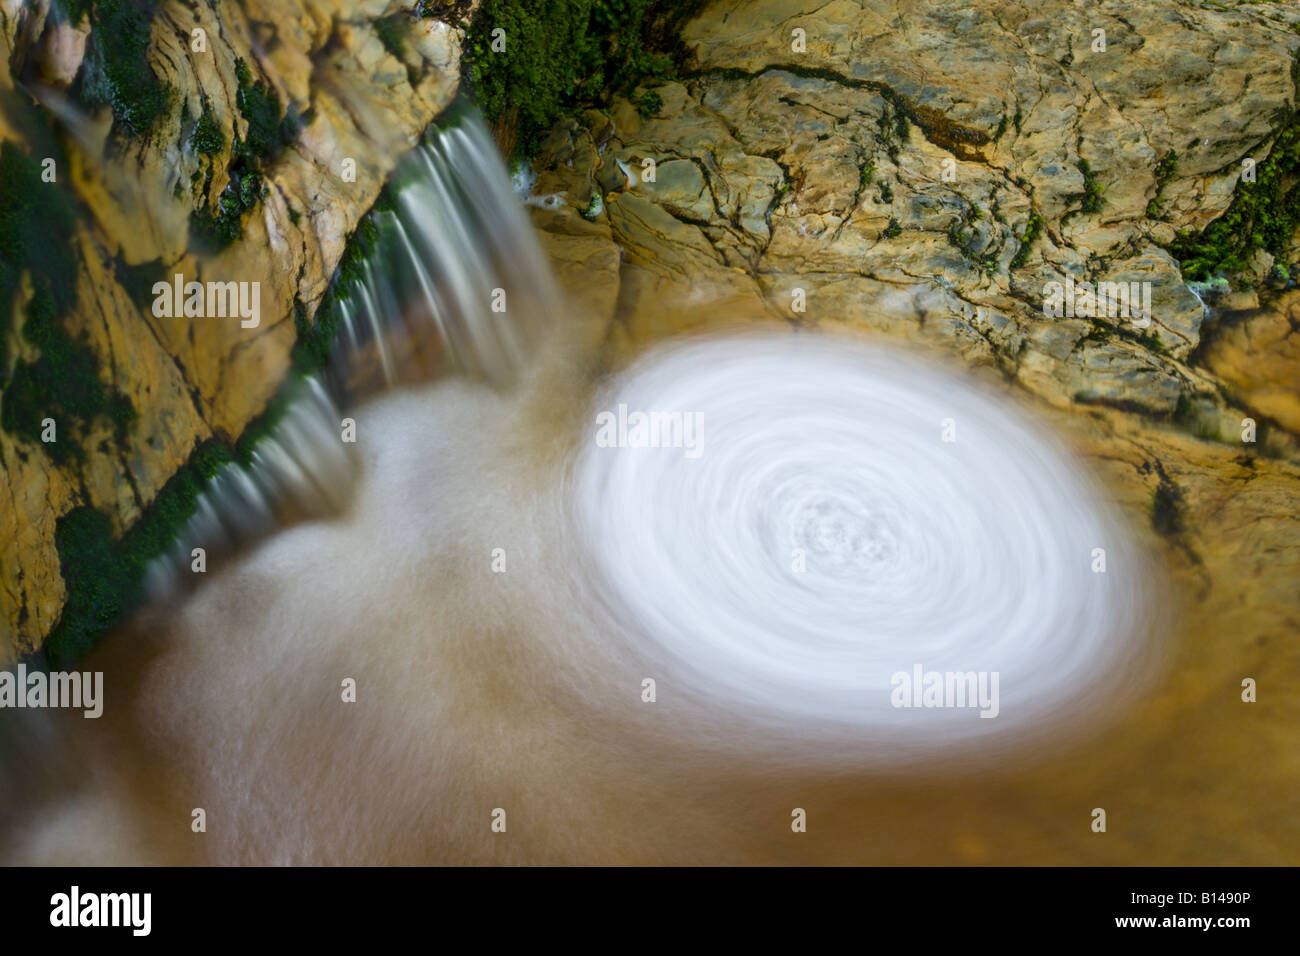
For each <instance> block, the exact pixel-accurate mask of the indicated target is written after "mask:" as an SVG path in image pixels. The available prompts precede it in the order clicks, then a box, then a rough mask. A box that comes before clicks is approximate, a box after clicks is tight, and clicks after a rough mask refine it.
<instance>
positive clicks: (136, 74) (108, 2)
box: [70, 0, 170, 136]
mask: <svg viewBox="0 0 1300 956" xmlns="http://www.w3.org/2000/svg"><path fill="white" fill-rule="evenodd" d="M157 6H158V4H157V0H86V2H84V3H82V4H79V5H75V7H74V9H73V10H72V11H70V17H71V18H72V19H73V21H74V22H79V21H80V20H81V19H82V17H83V16H85V15H87V14H88V15H89V17H90V26H91V30H90V39H89V41H88V42H87V46H86V59H85V63H84V64H83V66H82V69H81V74H80V76H79V77H78V81H77V93H78V95H79V96H80V98H81V101H82V102H83V103H85V104H86V105H87V106H92V107H95V106H104V105H108V106H111V107H112V109H113V121H114V122H115V123H116V124H117V126H118V128H119V129H121V130H122V131H123V132H124V133H126V134H127V135H128V136H142V135H144V134H146V133H148V132H149V131H150V130H152V129H153V128H154V126H155V125H156V124H157V123H158V120H159V119H161V118H162V116H163V114H164V113H166V112H167V106H168V102H169V98H170V90H169V89H168V87H167V85H166V84H165V83H163V82H162V81H161V80H160V79H158V75H157V74H156V73H155V72H154V70H153V67H152V66H151V65H150V63H149V47H150V42H151V37H150V33H151V26H152V23H153V15H154V10H155V9H156V8H157Z"/></svg>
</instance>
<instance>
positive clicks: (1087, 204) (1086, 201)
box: [1074, 158, 1106, 213]
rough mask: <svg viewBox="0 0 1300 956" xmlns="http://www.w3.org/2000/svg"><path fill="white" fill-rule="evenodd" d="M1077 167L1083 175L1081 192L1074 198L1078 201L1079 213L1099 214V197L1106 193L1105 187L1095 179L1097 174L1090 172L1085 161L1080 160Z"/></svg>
mask: <svg viewBox="0 0 1300 956" xmlns="http://www.w3.org/2000/svg"><path fill="white" fill-rule="evenodd" d="M1078 166H1079V172H1081V173H1083V192H1082V193H1080V194H1079V195H1078V196H1076V197H1074V198H1076V199H1078V200H1080V204H1079V212H1082V213H1094V212H1101V206H1102V198H1101V197H1102V194H1103V193H1105V192H1106V187H1105V186H1103V185H1102V184H1101V182H1100V180H1098V179H1097V174H1096V173H1095V172H1093V171H1092V167H1091V166H1089V165H1088V161H1087V160H1086V159H1083V158H1080V159H1079V164H1078Z"/></svg>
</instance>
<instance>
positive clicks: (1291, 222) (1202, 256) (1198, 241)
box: [1167, 112, 1300, 280]
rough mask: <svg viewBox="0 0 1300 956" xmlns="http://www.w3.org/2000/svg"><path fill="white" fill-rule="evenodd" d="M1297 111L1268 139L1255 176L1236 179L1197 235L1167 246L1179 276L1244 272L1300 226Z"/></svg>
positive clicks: (1280, 248) (1283, 245)
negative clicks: (1220, 210) (1224, 203)
mask: <svg viewBox="0 0 1300 956" xmlns="http://www.w3.org/2000/svg"><path fill="white" fill-rule="evenodd" d="M1298 179H1300V112H1297V113H1294V114H1292V115H1291V116H1290V118H1289V119H1288V120H1287V121H1286V123H1285V124H1284V125H1283V127H1282V129H1281V131H1280V132H1279V133H1278V135H1277V137H1276V138H1275V139H1274V141H1273V146H1272V149H1271V150H1270V151H1269V154H1268V158H1267V159H1265V160H1264V162H1262V163H1259V164H1257V166H1256V167H1255V181H1254V182H1253V183H1248V182H1245V181H1244V180H1243V181H1241V182H1240V183H1238V184H1237V193H1236V195H1235V196H1234V197H1233V200H1232V205H1231V206H1229V207H1228V211H1227V212H1225V213H1224V214H1223V215H1222V216H1220V217H1219V218H1218V219H1216V220H1215V221H1214V222H1212V223H1210V224H1209V225H1208V226H1207V227H1206V228H1205V230H1204V231H1203V232H1201V234H1200V235H1195V236H1194V235H1190V234H1181V235H1179V237H1178V238H1177V239H1175V240H1174V242H1172V243H1170V245H1169V246H1168V247H1167V248H1168V250H1169V252H1170V254H1171V255H1173V256H1174V257H1175V258H1177V259H1178V260H1179V262H1180V264H1181V266H1182V270H1183V277H1184V278H1185V279H1190V280H1205V279H1208V278H1210V277H1212V276H1216V275H1220V274H1222V273H1233V272H1245V271H1246V270H1247V269H1248V268H1249V263H1250V259H1251V257H1252V256H1253V255H1254V254H1255V252H1256V251H1258V250H1260V249H1262V250H1264V251H1266V252H1268V253H1271V254H1272V255H1274V256H1278V255H1282V254H1283V253H1284V252H1285V251H1286V249H1287V246H1288V244H1289V242H1290V239H1291V237H1292V236H1293V235H1294V234H1295V231H1296V229H1297V228H1300V184H1298V183H1297V180H1298Z"/></svg>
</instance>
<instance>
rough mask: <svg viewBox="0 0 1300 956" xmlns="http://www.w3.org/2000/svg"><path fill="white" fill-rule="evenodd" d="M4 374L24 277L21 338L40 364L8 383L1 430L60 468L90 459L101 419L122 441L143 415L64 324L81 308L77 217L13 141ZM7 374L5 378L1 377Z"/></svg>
mask: <svg viewBox="0 0 1300 956" xmlns="http://www.w3.org/2000/svg"><path fill="white" fill-rule="evenodd" d="M0 181H3V182H4V183H6V184H7V187H8V188H6V189H5V190H4V191H3V192H2V193H0V370H7V369H8V368H9V356H8V355H7V354H6V353H7V349H6V348H5V343H7V342H8V340H9V338H10V335H11V334H12V329H13V324H14V304H15V302H16V301H17V300H18V298H19V297H20V293H21V290H22V282H23V276H24V275H25V276H27V279H28V282H30V286H31V295H30V297H29V298H28V300H27V303H26V307H25V313H26V314H25V318H24V321H23V325H22V338H23V340H24V341H25V342H27V343H28V344H29V345H30V346H32V347H33V348H34V349H35V350H36V351H37V353H38V354H37V355H36V357H35V358H33V359H31V360H29V361H23V362H19V363H17V365H15V366H14V368H13V372H12V374H11V375H9V376H8V378H7V379H5V380H4V381H3V383H2V384H3V387H4V390H3V393H2V394H0V427H3V428H4V429H5V431H8V432H10V433H11V434H15V435H18V436H19V437H21V438H23V439H26V440H27V441H29V442H32V443H33V444H38V445H39V447H41V448H43V449H44V450H45V453H46V454H48V455H49V456H50V458H51V459H52V460H54V461H56V462H59V463H63V462H66V461H68V460H70V459H75V460H80V459H81V458H83V457H84V452H83V450H82V444H81V442H80V441H78V440H77V439H78V438H80V437H83V436H84V434H85V432H86V431H87V430H88V429H89V428H90V427H91V425H92V423H93V422H94V420H95V419H96V418H99V417H100V416H104V417H106V418H107V419H108V420H110V421H111V422H112V423H113V425H114V430H115V435H116V437H117V439H118V440H119V441H120V440H122V439H123V438H124V437H125V432H126V428H127V426H128V425H129V424H130V422H131V420H132V419H133V418H134V417H135V415H136V412H135V409H134V408H133V407H132V405H131V402H130V400H129V399H128V398H127V397H126V396H125V395H123V394H122V393H121V392H119V391H117V390H116V389H114V388H112V387H110V386H109V385H108V384H106V383H105V382H104V381H103V380H102V379H101V378H100V374H99V360H98V357H97V356H96V355H95V353H94V352H93V351H92V350H91V349H90V347H89V346H88V345H86V344H85V343H84V342H83V341H80V340H79V339H77V338H75V337H74V336H73V335H72V334H71V333H70V332H69V331H68V330H67V328H65V326H64V324H63V320H64V318H65V316H66V315H67V314H68V312H69V311H71V309H72V307H73V305H74V304H75V301H76V279H77V262H76V257H75V255H74V252H73V249H72V230H73V227H74V225H75V216H74V214H73V210H72V204H71V203H70V202H69V200H68V198H67V197H66V196H65V195H64V194H63V191H62V188H61V187H60V186H59V185H57V184H56V183H47V182H45V181H43V179H42V178H41V167H40V165H39V164H38V163H37V162H36V160H35V159H33V158H31V157H28V156H26V155H25V154H23V153H22V152H21V150H19V149H18V147H17V146H16V145H14V144H13V143H12V142H5V143H4V144H2V145H0ZM0 374H3V372H0ZM47 418H50V419H53V420H54V422H55V425H56V428H57V432H56V436H57V437H56V440H55V441H53V442H49V443H46V442H42V441H41V433H42V430H43V426H42V422H43V421H44V420H45V419H47Z"/></svg>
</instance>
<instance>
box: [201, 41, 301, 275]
mask: <svg viewBox="0 0 1300 956" xmlns="http://www.w3.org/2000/svg"><path fill="white" fill-rule="evenodd" d="M235 79H236V80H237V81H238V83H239V89H238V91H237V92H236V94H235V105H236V106H238V107H239V112H240V115H241V116H243V117H244V120H245V121H246V122H247V124H248V128H247V130H246V132H245V135H244V137H243V138H242V139H241V138H239V137H238V136H236V137H235V141H234V143H233V144H232V146H231V150H230V162H229V163H228V164H227V166H226V175H227V176H228V177H229V181H228V182H227V183H226V187H225V188H224V189H223V190H222V191H221V195H220V196H218V197H217V203H216V207H215V208H212V207H210V206H207V205H203V206H200V207H198V208H197V209H195V210H194V211H193V212H191V213H190V235H191V236H192V237H193V239H194V240H195V241H196V242H197V243H198V244H199V245H200V246H205V247H207V248H209V249H223V248H225V247H226V246H228V245H230V244H231V243H232V242H235V241H236V240H237V239H240V238H241V237H242V236H243V234H244V228H243V220H244V214H245V213H247V212H248V211H249V210H250V209H252V208H253V207H254V206H256V205H257V204H258V203H259V202H261V201H262V197H263V195H264V194H265V188H264V185H263V180H262V166H263V164H264V163H266V162H269V161H270V160H272V159H274V158H275V157H276V156H277V155H278V154H279V152H280V150H281V149H282V148H283V146H284V144H285V143H287V142H290V141H292V140H293V138H294V137H295V136H296V134H297V121H296V119H295V118H294V117H293V116H291V115H289V114H285V115H283V116H282V115H281V112H280V97H279V96H278V95H277V94H276V92H275V90H273V89H271V87H270V86H269V85H268V84H266V83H264V82H263V81H261V80H256V79H254V78H253V73H252V70H250V69H249V67H248V64H247V63H245V62H244V61H243V60H236V61H235ZM205 115H206V111H205ZM199 123H200V125H202V123H203V119H202V118H200V120H199ZM214 125H215V121H214ZM196 134H197V128H196ZM217 134H218V135H220V130H219V129H218V130H217ZM208 142H209V144H210V142H211V140H210V139H209V140H208ZM213 172H214V171H213V169H212V167H209V168H208V176H207V180H206V182H205V184H204V189H203V192H205V193H206V192H207V186H208V184H209V183H211V178H212V175H213Z"/></svg>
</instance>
